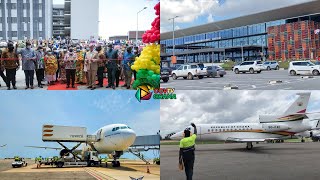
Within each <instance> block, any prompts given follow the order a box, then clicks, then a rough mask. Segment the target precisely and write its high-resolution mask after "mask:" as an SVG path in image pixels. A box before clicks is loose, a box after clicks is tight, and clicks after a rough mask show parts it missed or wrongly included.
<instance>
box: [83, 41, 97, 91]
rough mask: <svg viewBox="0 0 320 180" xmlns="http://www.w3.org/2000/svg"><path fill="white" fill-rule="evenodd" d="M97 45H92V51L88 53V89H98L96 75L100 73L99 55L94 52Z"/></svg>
mask: <svg viewBox="0 0 320 180" xmlns="http://www.w3.org/2000/svg"><path fill="white" fill-rule="evenodd" d="M94 47H95V45H94V44H93V43H91V44H90V46H89V48H90V50H89V51H88V52H87V53H86V60H85V61H86V62H85V63H86V65H87V71H88V79H87V80H88V88H89V89H91V90H95V89H96V75H97V71H98V53H97V52H96V51H95V50H94Z"/></svg>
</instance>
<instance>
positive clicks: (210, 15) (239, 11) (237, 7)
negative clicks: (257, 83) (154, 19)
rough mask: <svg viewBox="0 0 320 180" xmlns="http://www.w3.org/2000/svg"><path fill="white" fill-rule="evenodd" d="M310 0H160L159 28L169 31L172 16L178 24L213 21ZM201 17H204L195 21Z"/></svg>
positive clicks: (196, 23) (197, 23)
mask: <svg viewBox="0 0 320 180" xmlns="http://www.w3.org/2000/svg"><path fill="white" fill-rule="evenodd" d="M310 1H312V0H281V1H279V0H268V1H257V0H241V1H239V0H225V1H221V0H220V1H219V0H179V1H177V0H162V1H161V29H162V31H161V32H162V33H163V32H167V31H170V28H168V27H170V21H169V20H168V19H169V18H171V17H174V16H180V18H177V19H176V21H177V23H178V24H187V23H195V24H194V25H192V26H196V25H200V24H201V23H202V24H203V23H208V22H213V21H214V20H215V19H216V18H215V17H219V19H230V18H234V17H239V16H244V15H249V14H254V13H258V12H263V11H268V10H272V9H276V8H281V7H286V6H290V5H294V4H298V3H304V2H310ZM201 18H206V20H202V21H199V22H200V24H199V22H196V21H197V20H199V19H201Z"/></svg>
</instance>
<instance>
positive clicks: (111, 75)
mask: <svg viewBox="0 0 320 180" xmlns="http://www.w3.org/2000/svg"><path fill="white" fill-rule="evenodd" d="M115 80H116V68H108V86H109V87H113V86H114V83H115V82H114V81H115Z"/></svg>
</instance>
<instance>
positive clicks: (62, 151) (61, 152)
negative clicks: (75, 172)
mask: <svg viewBox="0 0 320 180" xmlns="http://www.w3.org/2000/svg"><path fill="white" fill-rule="evenodd" d="M69 154H70V152H69V151H68V150H67V149H62V150H61V151H60V156H61V157H64V156H69Z"/></svg>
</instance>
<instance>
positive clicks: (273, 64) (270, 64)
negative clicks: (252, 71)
mask: <svg viewBox="0 0 320 180" xmlns="http://www.w3.org/2000/svg"><path fill="white" fill-rule="evenodd" d="M272 69H274V70H279V63H278V62H277V61H266V62H264V63H263V70H268V71H270V70H272Z"/></svg>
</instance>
